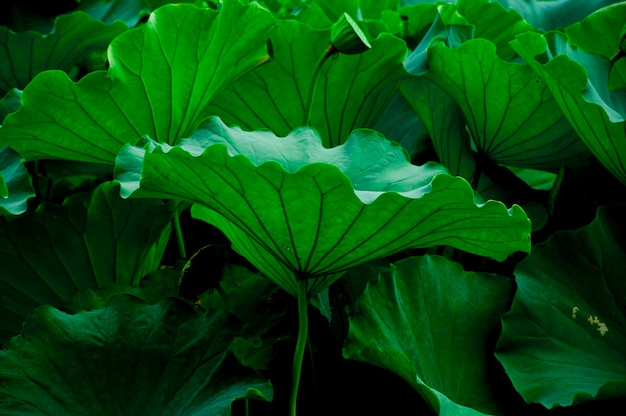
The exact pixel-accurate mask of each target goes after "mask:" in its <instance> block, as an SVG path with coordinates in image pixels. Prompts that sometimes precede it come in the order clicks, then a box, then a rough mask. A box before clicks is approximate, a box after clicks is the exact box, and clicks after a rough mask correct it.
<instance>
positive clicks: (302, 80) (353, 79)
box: [209, 20, 408, 147]
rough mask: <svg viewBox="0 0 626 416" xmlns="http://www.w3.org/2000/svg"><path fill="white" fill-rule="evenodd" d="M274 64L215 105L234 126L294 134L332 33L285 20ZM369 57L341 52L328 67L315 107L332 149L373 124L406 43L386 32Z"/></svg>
mask: <svg viewBox="0 0 626 416" xmlns="http://www.w3.org/2000/svg"><path fill="white" fill-rule="evenodd" d="M271 41H272V49H273V51H274V54H273V59H272V61H271V62H269V63H268V64H266V65H263V66H262V67H261V68H258V69H257V70H256V71H254V72H250V73H248V74H247V75H245V76H243V77H242V78H240V79H238V80H237V81H236V82H234V83H233V84H231V85H230V86H229V87H227V88H226V89H225V90H224V92H222V93H221V94H220V95H219V96H217V97H216V99H215V100H214V101H213V103H212V105H211V106H210V107H209V109H210V111H211V112H212V114H215V115H217V116H219V117H221V118H222V119H223V120H224V121H226V123H228V124H237V125H239V126H241V127H242V128H245V129H247V130H255V129H260V128H268V129H270V130H272V131H273V132H275V133H276V134H278V135H279V136H284V135H287V134H288V133H289V132H291V131H292V130H293V129H295V128H296V127H299V126H302V125H303V124H304V123H305V122H306V120H305V119H306V117H305V114H304V112H305V108H306V106H307V103H308V101H309V96H308V94H309V88H310V86H311V83H312V82H313V73H314V69H315V66H316V62H317V60H318V59H319V58H320V57H321V56H322V55H323V54H324V51H325V50H326V48H328V45H329V42H330V31H329V30H328V29H326V30H313V29H311V27H310V26H309V25H307V24H304V23H300V22H297V21H293V20H288V21H280V22H279V24H278V29H277V30H276V31H275V32H274V33H273V34H272V37H271ZM371 45H372V48H371V49H369V50H368V51H366V52H365V53H362V54H357V55H342V54H337V55H335V56H334V57H332V58H331V59H329V60H328V61H326V63H325V64H324V67H323V68H322V71H321V73H320V77H319V78H318V81H317V88H316V90H315V95H314V99H313V102H312V106H311V117H310V125H311V126H313V127H315V128H316V129H317V130H318V131H319V132H320V135H321V136H322V138H323V140H324V145H325V146H327V147H332V146H336V145H339V144H341V140H342V139H345V138H346V137H347V136H348V135H349V134H350V132H351V131H352V130H353V129H355V128H359V127H367V128H371V127H374V125H375V123H376V122H377V121H378V119H379V118H380V117H381V115H382V113H383V111H384V110H385V108H386V107H387V104H388V103H389V101H390V100H391V97H392V96H393V93H394V92H395V89H396V87H397V84H398V82H399V81H400V80H401V79H403V78H406V77H407V76H408V74H407V73H406V71H405V70H404V68H403V66H402V62H403V61H404V57H405V55H406V45H405V44H404V42H402V41H401V40H400V39H398V38H396V37H394V36H390V35H388V34H383V35H381V36H380V37H378V38H377V39H375V40H373V41H372V42H371Z"/></svg>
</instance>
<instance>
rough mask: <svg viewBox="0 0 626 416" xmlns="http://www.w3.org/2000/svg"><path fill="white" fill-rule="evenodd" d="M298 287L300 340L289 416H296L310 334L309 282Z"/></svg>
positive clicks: (292, 380)
mask: <svg viewBox="0 0 626 416" xmlns="http://www.w3.org/2000/svg"><path fill="white" fill-rule="evenodd" d="M296 284H297V285H298V292H297V295H298V340H297V342H296V351H295V353H294V355H293V366H292V368H291V397H290V399H289V415H290V416H296V401H297V399H298V386H299V385H300V373H301V371H302V359H303V358H304V351H305V350H306V340H307V337H308V334H309V316H308V311H307V309H308V306H309V302H308V300H309V299H308V296H307V281H306V280H305V279H297V281H296Z"/></svg>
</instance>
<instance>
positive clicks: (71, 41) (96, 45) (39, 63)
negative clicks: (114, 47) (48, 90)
mask: <svg viewBox="0 0 626 416" xmlns="http://www.w3.org/2000/svg"><path fill="white" fill-rule="evenodd" d="M126 29H128V27H127V26H126V25H125V24H124V23H123V22H121V21H116V22H113V23H111V24H105V23H103V22H101V21H99V20H96V19H94V18H93V17H91V16H89V15H88V14H87V13H85V12H75V13H70V14H66V15H61V16H59V17H58V18H57V19H56V21H55V26H54V29H53V31H52V33H50V34H49V35H45V36H44V35H42V34H41V33H38V32H33V31H28V32H23V33H15V32H13V31H12V30H10V29H9V28H7V27H6V26H0V61H1V62H2V63H3V64H2V66H0V95H4V94H6V92H7V91H9V90H10V89H11V88H18V89H24V87H26V85H28V83H29V82H30V81H31V80H32V79H33V78H34V77H35V76H36V75H37V74H39V73H40V72H42V71H45V70H48V69H60V70H63V71H69V70H70V69H71V68H72V66H74V65H77V64H78V63H80V61H81V60H82V59H83V58H84V57H85V56H86V55H88V54H89V53H91V52H93V51H97V50H102V51H104V50H106V48H107V47H108V46H109V43H111V41H112V40H113V39H115V37H117V36H118V35H120V34H121V33H122V32H124V31H125V30H126Z"/></svg>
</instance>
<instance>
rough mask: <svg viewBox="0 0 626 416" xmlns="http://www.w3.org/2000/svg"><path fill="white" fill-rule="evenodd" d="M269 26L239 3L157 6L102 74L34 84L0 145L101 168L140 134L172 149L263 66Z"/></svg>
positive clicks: (115, 47) (114, 48)
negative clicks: (214, 102)
mask: <svg viewBox="0 0 626 416" xmlns="http://www.w3.org/2000/svg"><path fill="white" fill-rule="evenodd" d="M273 26H274V19H273V17H272V16H271V15H270V14H269V12H267V11H265V10H263V9H262V8H261V7H260V6H258V5H257V4H254V3H253V4H250V5H247V6H246V5H244V4H243V3H241V2H239V1H238V0H229V1H225V2H224V7H223V9H222V10H221V11H220V12H216V11H213V10H203V9H199V8H197V7H196V6H193V5H186V4H181V5H167V6H164V7H161V8H159V9H158V10H157V11H155V12H154V13H152V15H151V16H150V19H149V20H148V22H147V23H146V24H145V25H143V26H142V27H141V28H139V29H133V30H129V31H127V32H126V33H124V34H123V35H121V36H119V37H118V38H116V39H115V41H114V42H112V43H111V46H110V48H109V62H110V68H109V70H108V71H95V72H92V73H90V74H89V75H87V76H86V77H84V78H83V79H81V80H80V81H79V82H77V83H74V82H72V81H71V80H70V79H69V78H68V77H67V75H66V74H65V73H63V72H59V71H47V72H44V73H42V74H40V75H39V76H38V77H36V79H34V80H33V81H32V82H31V83H30V84H29V85H28V87H27V88H26V89H25V91H24V93H23V95H22V108H21V109H20V110H19V111H17V112H15V113H13V114H11V115H9V116H8V117H7V118H6V120H5V122H4V125H3V127H2V129H0V143H1V142H5V143H9V144H11V146H12V147H13V148H14V149H16V150H17V151H18V152H20V153H22V155H23V156H24V157H25V158H26V159H28V160H31V159H37V158H64V159H72V160H79V161H87V162H96V163H105V164H112V163H113V161H114V160H115V155H116V154H117V152H118V151H119V149H120V148H121V147H122V146H123V145H124V144H126V143H136V142H137V141H138V140H139V139H140V138H141V137H142V136H144V135H149V136H150V137H152V138H154V139H155V140H158V141H160V142H164V143H175V142H176V141H177V140H178V139H179V138H181V137H185V136H188V135H190V134H191V133H192V132H193V131H194V130H195V129H196V128H197V126H198V125H199V124H200V122H201V121H202V120H203V119H204V118H206V117H207V116H208V115H209V114H208V113H207V105H208V103H209V102H210V101H211V99H212V98H213V97H214V96H215V94H217V93H218V92H219V91H221V90H222V89H223V88H224V87H225V86H226V85H228V84H229V83H231V82H232V81H234V80H235V79H237V78H238V77H239V76H241V75H243V74H244V73H246V72H248V71H250V70H251V69H253V68H255V67H256V66H258V65H259V64H261V63H263V62H265V61H266V60H267V59H269V56H268V55H267V47H266V41H267V39H268V38H269V33H270V32H271V30H272V28H273Z"/></svg>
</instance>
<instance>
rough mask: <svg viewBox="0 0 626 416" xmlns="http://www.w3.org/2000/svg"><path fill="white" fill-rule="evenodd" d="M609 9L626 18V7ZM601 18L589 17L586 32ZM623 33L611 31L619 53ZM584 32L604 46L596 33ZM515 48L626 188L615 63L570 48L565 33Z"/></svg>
mask: <svg viewBox="0 0 626 416" xmlns="http://www.w3.org/2000/svg"><path fill="white" fill-rule="evenodd" d="M609 9H610V10H609V11H610V12H611V13H614V14H617V15H619V16H621V18H622V20H625V19H626V4H623V3H622V4H620V5H618V6H613V7H610V8H609ZM606 12H607V11H604V13H606ZM598 13H600V12H598ZM599 16H601V14H594V15H592V16H590V17H589V18H588V19H591V20H590V21H589V22H590V24H589V25H583V26H581V30H584V29H585V28H587V27H594V26H595V24H593V22H594V21H595V19H598V17H599ZM620 30H621V27H618V26H617V25H611V26H607V27H606V31H610V33H612V37H613V39H615V48H617V47H618V46H619V45H618V43H619V37H620V36H619V33H620ZM584 33H587V34H588V35H589V36H590V37H592V38H593V39H595V41H597V42H602V39H603V38H602V37H599V36H596V34H597V32H594V31H587V32H584ZM576 36H577V37H580V34H577V35H576ZM605 36H607V35H605ZM512 46H513V47H514V48H515V49H516V51H517V52H518V53H519V54H520V56H521V57H522V58H524V60H525V61H526V62H528V63H529V64H530V65H531V66H532V67H533V68H534V69H535V70H536V71H537V73H538V74H539V76H540V77H542V78H543V80H545V82H546V84H547V85H548V87H549V88H550V91H551V92H552V94H553V96H554V98H555V99H556V102H557V103H558V105H559V106H560V107H561V110H562V111H563V112H564V113H565V116H566V117H567V119H568V121H569V122H570V124H571V125H572V127H573V129H574V130H575V131H576V133H578V135H579V136H580V138H581V139H582V140H583V142H584V143H585V144H586V145H587V147H589V149H590V150H591V152H592V153H593V154H594V155H595V156H596V157H597V158H598V159H599V160H600V161H601V162H602V164H604V166H605V167H606V168H607V169H608V170H609V171H610V172H611V173H612V174H613V175H615V177H617V178H618V179H619V180H620V181H622V182H623V183H626V164H625V163H624V160H626V132H625V129H624V126H625V116H626V104H625V103H626V90H624V89H622V90H618V91H609V87H608V81H609V71H610V60H609V59H608V58H607V57H604V56H602V55H600V54H597V53H590V52H585V51H583V50H582V49H579V48H577V47H575V46H573V45H570V44H568V39H567V37H566V35H564V34H563V33H561V32H549V33H547V34H546V35H545V36H542V35H538V34H534V33H526V34H524V35H521V36H519V37H518V38H517V39H516V40H515V41H513V42H512ZM599 52H600V51H599ZM613 71H624V72H622V78H625V77H624V75H626V71H625V70H624V69H623V68H621V67H620V66H615V67H614V68H613Z"/></svg>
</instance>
